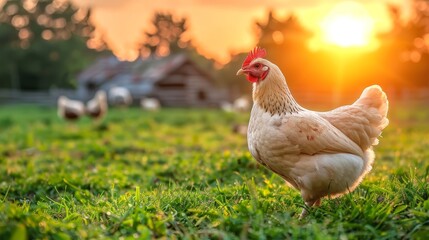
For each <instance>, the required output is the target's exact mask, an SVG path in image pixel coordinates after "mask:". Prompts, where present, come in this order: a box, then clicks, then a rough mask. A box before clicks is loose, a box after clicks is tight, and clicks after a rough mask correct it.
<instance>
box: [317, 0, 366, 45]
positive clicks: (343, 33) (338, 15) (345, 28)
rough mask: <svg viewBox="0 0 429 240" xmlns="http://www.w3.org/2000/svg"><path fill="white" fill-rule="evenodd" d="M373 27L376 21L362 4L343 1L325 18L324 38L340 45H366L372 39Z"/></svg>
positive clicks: (329, 42) (323, 22) (328, 41)
mask: <svg viewBox="0 0 429 240" xmlns="http://www.w3.org/2000/svg"><path fill="white" fill-rule="evenodd" d="M373 27H374V21H373V19H372V17H371V16H370V15H369V13H368V11H367V10H366V9H365V7H364V6H363V5H362V4H360V3H358V2H353V1H345V2H341V3H339V4H337V5H335V7H334V8H333V9H332V10H331V11H330V12H329V13H328V15H327V16H326V17H325V18H324V19H323V21H322V23H321V29H322V40H323V41H324V42H326V43H328V44H334V45H337V46H340V47H358V46H366V45H368V44H369V43H370V41H371V37H372V34H373Z"/></svg>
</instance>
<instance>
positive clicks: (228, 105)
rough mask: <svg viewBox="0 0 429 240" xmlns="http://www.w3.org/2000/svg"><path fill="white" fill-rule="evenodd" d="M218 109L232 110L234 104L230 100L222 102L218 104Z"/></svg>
mask: <svg viewBox="0 0 429 240" xmlns="http://www.w3.org/2000/svg"><path fill="white" fill-rule="evenodd" d="M220 109H222V111H224V112H233V111H234V106H233V105H232V103H230V102H222V103H221V104H220Z"/></svg>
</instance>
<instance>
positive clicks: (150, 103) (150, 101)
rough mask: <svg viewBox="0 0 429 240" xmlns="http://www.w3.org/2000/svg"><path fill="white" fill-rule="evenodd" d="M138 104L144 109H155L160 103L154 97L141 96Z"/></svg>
mask: <svg viewBox="0 0 429 240" xmlns="http://www.w3.org/2000/svg"><path fill="white" fill-rule="evenodd" d="M140 106H141V108H143V109H144V110H149V111H156V110H158V109H159V108H160V107H161V103H160V102H159V100H158V99H156V98H142V99H141V100H140Z"/></svg>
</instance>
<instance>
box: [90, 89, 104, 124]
mask: <svg viewBox="0 0 429 240" xmlns="http://www.w3.org/2000/svg"><path fill="white" fill-rule="evenodd" d="M106 113H107V97H106V92H105V91H102V90H100V91H97V93H96V94H95V96H94V98H93V99H91V100H89V101H88V103H87V104H86V114H87V115H88V116H90V117H91V118H94V119H101V118H103V117H104V115H106Z"/></svg>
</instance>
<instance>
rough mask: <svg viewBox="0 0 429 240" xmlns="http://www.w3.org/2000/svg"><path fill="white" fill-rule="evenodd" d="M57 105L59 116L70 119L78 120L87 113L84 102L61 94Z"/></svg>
mask: <svg viewBox="0 0 429 240" xmlns="http://www.w3.org/2000/svg"><path fill="white" fill-rule="evenodd" d="M57 105H58V116H59V117H60V118H63V119H66V120H69V121H73V120H78V119H79V118H80V117H81V116H83V115H84V114H85V105H84V104H83V102H81V101H77V100H71V99H69V98H67V97H66V96H60V97H59V98H58V102H57Z"/></svg>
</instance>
